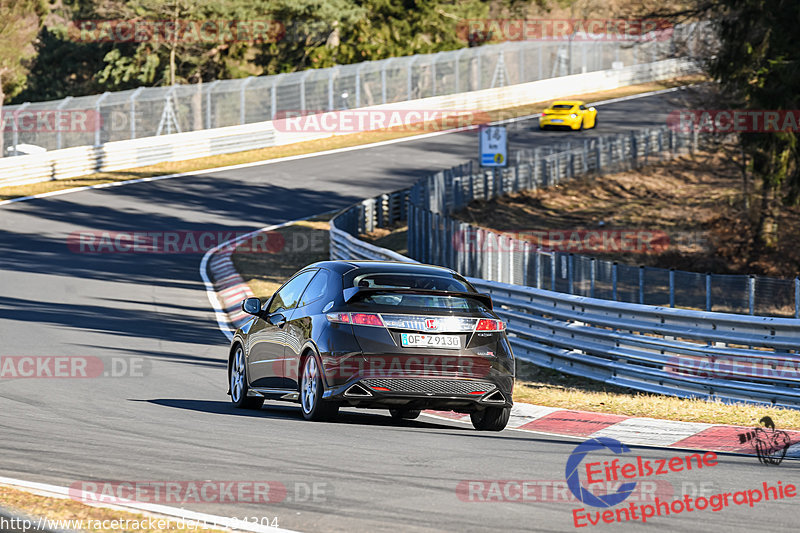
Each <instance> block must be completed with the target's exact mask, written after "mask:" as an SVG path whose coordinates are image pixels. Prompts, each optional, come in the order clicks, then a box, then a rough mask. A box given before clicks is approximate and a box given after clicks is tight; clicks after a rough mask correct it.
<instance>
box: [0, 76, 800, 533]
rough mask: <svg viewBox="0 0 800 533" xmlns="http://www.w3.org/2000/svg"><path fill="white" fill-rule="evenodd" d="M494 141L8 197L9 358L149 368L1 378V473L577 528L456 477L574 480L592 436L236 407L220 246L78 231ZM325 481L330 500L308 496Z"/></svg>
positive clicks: (184, 219) (682, 517)
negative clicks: (471, 496)
mask: <svg viewBox="0 0 800 533" xmlns="http://www.w3.org/2000/svg"><path fill="white" fill-rule="evenodd" d="M685 94H686V92H685V91H677V92H672V93H668V94H664V95H659V96H654V97H648V98H644V99H637V100H631V101H626V102H619V103H615V104H609V105H607V106H603V107H601V108H599V109H600V113H599V117H600V125H599V126H598V128H597V129H596V130H594V131H586V132H574V133H573V132H547V133H542V132H539V131H538V127H537V124H536V121H535V120H534V121H526V122H522V123H518V124H516V125H515V126H514V127H513V128H512V129H511V131H510V132H509V133H510V138H511V140H512V146H511V149H512V150H513V149H515V148H518V147H531V146H535V145H544V144H548V143H554V142H560V141H563V140H565V139H580V138H582V137H587V136H593V135H600V134H608V133H612V132H622V131H627V130H629V129H631V128H632V127H641V126H646V125H660V124H664V122H665V120H666V114H667V113H668V112H669V111H670V110H671V109H673V108H677V107H680V106H681V99H682V98H684V96H685ZM633 112H635V113H636V114H635V115H633ZM476 152H477V136H476V133H475V132H466V133H458V134H448V135H440V136H435V137H431V138H427V139H422V140H417V141H411V142H404V143H398V144H391V145H386V146H381V147H375V148H369V149H361V150H353V151H347V152H343V153H338V154H332V155H326V156H321V157H312V158H307V159H300V160H295V161H290V162H281V163H276V164H267V165H259V166H252V167H249V168H245V169H239V170H230V171H222V172H208V173H206V174H202V175H198V176H192V177H182V178H176V179H168V180H163V181H157V182H151V183H140V184H131V185H124V186H120V187H111V188H106V189H101V190H90V191H83V192H77V193H73V194H66V195H61V196H55V197H51V198H44V199H38V200H33V201H27V202H21V203H16V204H12V205H8V206H4V207H2V208H0V258H1V259H0V280H2V281H0V283H1V288H2V290H0V339H2V348H0V350H2V351H0V354H2V355H4V356H60V355H66V356H93V357H98V358H102V359H103V360H104V361H105V362H106V364H110V361H111V360H112V358H117V359H115V360H117V361H118V363H117V364H119V361H120V360H121V361H125V362H127V363H128V364H129V365H133V366H134V367H135V370H136V372H134V374H138V377H137V375H134V376H131V377H117V378H114V377H98V378H96V379H91V378H86V379H69V378H62V379H56V378H53V379H2V380H0V475H1V476H7V477H13V478H19V479H26V480H30V481H40V482H46V483H52V484H56V485H62V486H68V485H71V484H73V483H75V482H76V481H79V480H90V481H91V480H139V481H142V480H151V481H156V480H158V481H168V480H176V481H189V480H226V481H232V480H242V481H278V482H281V483H283V484H284V485H285V486H286V487H287V489H288V494H287V498H286V499H285V500H283V501H281V502H276V503H274V504H271V505H263V504H249V503H236V504H216V503H202V504H193V505H187V508H190V509H194V510H199V511H203V512H208V513H213V514H218V515H222V516H235V517H245V516H248V517H254V516H255V517H277V518H278V523H279V525H280V526H281V527H284V528H289V529H294V530H300V531H487V530H498V531H504V530H505V531H569V530H571V529H572V528H573V527H574V525H573V516H572V511H573V509H575V508H576V506H575V505H574V504H570V503H567V502H564V501H557V502H541V501H534V502H526V503H520V502H498V501H490V502H474V501H463V499H461V498H459V496H458V495H457V493H456V487H458V486H459V482H461V481H463V480H555V481H563V480H564V479H565V473H564V468H565V463H566V460H567V457H568V456H569V454H570V453H571V452H572V450H573V449H574V447H575V445H576V444H577V442H579V441H577V440H573V439H567V438H560V437H551V436H546V435H537V434H531V433H526V432H519V431H510V430H507V431H504V432H502V433H499V434H492V433H481V432H477V431H474V430H472V429H471V427H469V426H466V425H461V424H457V423H455V422H446V421H441V420H439V419H435V418H431V417H425V416H423V417H421V418H420V419H418V420H417V421H413V422H406V423H395V422H393V421H392V420H391V418H390V417H389V416H388V413H386V412H383V411H356V410H352V409H351V410H344V411H343V416H341V417H340V419H339V421H337V422H335V423H310V422H306V421H304V420H303V419H302V416H301V414H300V410H299V407H296V406H294V405H293V404H277V405H276V404H267V405H266V406H265V407H264V408H263V409H262V410H261V411H260V412H255V413H253V412H242V411H237V410H235V409H234V408H233V407H232V406H231V405H230V403H229V400H228V397H227V396H226V394H225V388H226V384H225V381H226V376H225V356H226V350H227V341H226V338H225V336H224V335H223V334H222V333H221V332H220V331H219V330H218V329H217V325H216V322H215V319H214V315H213V313H212V310H211V308H210V306H209V303H208V300H207V297H206V293H205V290H204V286H203V283H202V281H201V279H200V276H199V272H198V265H199V263H200V260H201V257H202V254H148V255H137V254H125V253H117V254H81V253H73V252H72V251H70V249H69V248H68V247H67V239H68V236H69V235H70V233H72V232H75V231H79V230H90V229H99V230H119V231H133V230H137V231H145V230H214V231H216V230H223V229H224V230H229V231H241V230H251V229H255V228H259V227H262V226H265V225H268V224H276V223H280V222H284V221H287V220H292V219H297V218H301V217H306V216H309V215H314V214H317V213H322V212H325V211H329V210H332V209H335V208H342V207H345V206H347V205H349V204H351V203H354V202H356V201H358V200H360V199H363V198H365V197H368V196H371V195H375V194H378V193H381V192H388V191H392V190H395V189H398V188H401V187H404V186H407V185H410V184H411V183H413V182H414V181H415V180H416V179H417V178H418V177H420V176H421V175H423V174H425V173H427V172H431V171H435V170H439V169H442V168H445V167H448V166H451V165H455V164H458V163H461V162H463V161H465V160H468V159H470V158H475V157H476ZM119 358H123V359H119ZM129 370H130V368H129ZM633 453H634V454H636V455H641V456H642V457H644V458H649V459H657V458H669V457H673V456H675V455H682V454H681V453H680V452H676V451H674V450H673V451H670V450H658V449H648V448H634V449H633ZM799 466H800V465H798V464H797V463H796V462H789V461H787V462H784V463H783V464H782V465H781V466H779V467H766V466H762V465H760V464H759V463H758V461H757V460H756V459H755V458H754V457H739V456H723V455H721V456H720V458H719V464H718V465H717V466H715V467H713V468H708V469H704V470H701V471H691V472H683V473H672V474H668V475H664V476H657V477H658V478H659V479H663V480H666V481H668V482H670V483H671V484H672V487H673V489H674V493H673V497H674V498H680V497H681V496H682V494H683V493H684V492H686V493H689V494H693V493H697V494H698V495H702V491H705V492H706V494H707V495H710V494H712V493H719V492H728V491H738V490H745V489H751V488H757V487H760V486H761V484H762V482H765V481H766V482H770V483H771V484H773V485H774V484H775V483H776V482H777V481H778V480H780V481H783V483H784V484H786V483H792V482H796V481H797V480H798V479H799V478H800V476H798V473H799V472H800V470H799V469H798V467H799ZM314 483H316V484H317V485H316V487H317V493H316V501H314V499H315V498H314V497H313V496H309V495H308V494H307V491H306V489H307V488H308V487H311V486H312V484H314ZM793 505H794V501H793V500H784V501H779V502H769V503H763V502H762V503H758V504H756V506H755V507H754V508H751V507H749V506H747V505H744V506H733V507H728V508H726V509H723V510H721V511H719V512H712V511H711V510H710V509H707V510H705V511H696V512H693V513H682V514H679V515H671V516H668V517H660V518H657V519H654V520H651V521H648V523H647V524H645V525H642V524H641V522H637V521H633V522H631V523H629V524H611V525H604V524H602V523H601V524H600V525H598V526H590V527H589V528H588V529H603V530H609V531H610V530H612V529H613V530H620V529H622V530H624V531H641V530H648V531H679V530H680V531H698V530H702V531H725V532H728V533H729V532H733V531H770V532H776V531H782V530H784V529H786V530H792V529H794V527H796V523H797V519H796V517H797V516H798V513H797V511H796V507H793ZM590 510H593V508H590ZM599 510H600V511H602V510H603V509H599Z"/></svg>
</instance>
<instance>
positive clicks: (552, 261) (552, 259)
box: [550, 252, 558, 292]
mask: <svg viewBox="0 0 800 533" xmlns="http://www.w3.org/2000/svg"><path fill="white" fill-rule="evenodd" d="M557 268H558V265H556V253H555V252H550V290H551V291H553V292H555V290H556V269H557Z"/></svg>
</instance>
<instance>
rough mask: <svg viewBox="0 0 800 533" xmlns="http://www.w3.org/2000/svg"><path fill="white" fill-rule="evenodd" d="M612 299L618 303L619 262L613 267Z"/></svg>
mask: <svg viewBox="0 0 800 533" xmlns="http://www.w3.org/2000/svg"><path fill="white" fill-rule="evenodd" d="M611 299H612V300H614V301H615V302H616V301H617V262H616V261H614V263H613V264H612V265H611Z"/></svg>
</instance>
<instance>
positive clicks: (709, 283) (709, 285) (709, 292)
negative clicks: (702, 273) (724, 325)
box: [706, 272, 711, 311]
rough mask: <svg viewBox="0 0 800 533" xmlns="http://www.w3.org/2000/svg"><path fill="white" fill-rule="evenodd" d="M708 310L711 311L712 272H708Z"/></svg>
mask: <svg viewBox="0 0 800 533" xmlns="http://www.w3.org/2000/svg"><path fill="white" fill-rule="evenodd" d="M706 311H711V272H706Z"/></svg>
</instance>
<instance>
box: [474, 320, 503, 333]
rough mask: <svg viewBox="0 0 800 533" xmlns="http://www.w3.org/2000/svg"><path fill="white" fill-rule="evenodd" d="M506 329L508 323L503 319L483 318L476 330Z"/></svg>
mask: <svg viewBox="0 0 800 533" xmlns="http://www.w3.org/2000/svg"><path fill="white" fill-rule="evenodd" d="M504 329H506V325H505V323H504V322H503V321H502V320H493V319H490V318H481V319H480V320H479V321H478V326H477V327H476V328H475V331H503V330H504Z"/></svg>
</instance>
